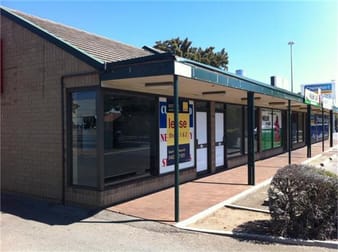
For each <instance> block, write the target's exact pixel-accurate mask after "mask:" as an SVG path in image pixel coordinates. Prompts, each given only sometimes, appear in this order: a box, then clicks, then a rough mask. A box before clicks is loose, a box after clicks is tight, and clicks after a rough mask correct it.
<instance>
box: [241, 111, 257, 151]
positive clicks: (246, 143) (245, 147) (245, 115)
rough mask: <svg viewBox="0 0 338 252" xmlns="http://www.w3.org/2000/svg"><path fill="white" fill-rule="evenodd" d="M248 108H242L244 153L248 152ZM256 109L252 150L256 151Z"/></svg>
mask: <svg viewBox="0 0 338 252" xmlns="http://www.w3.org/2000/svg"><path fill="white" fill-rule="evenodd" d="M247 113H248V109H247V107H245V108H244V135H245V143H244V153H245V154H247V153H248V123H247V118H248V115H247ZM258 118H259V117H258V110H257V108H255V128H254V151H255V152H257V139H258V138H257V136H258V134H257V129H258Z"/></svg>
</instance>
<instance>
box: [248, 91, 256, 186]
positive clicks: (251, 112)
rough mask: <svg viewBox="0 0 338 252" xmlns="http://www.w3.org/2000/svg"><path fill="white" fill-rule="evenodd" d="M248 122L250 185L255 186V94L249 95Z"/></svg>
mask: <svg viewBox="0 0 338 252" xmlns="http://www.w3.org/2000/svg"><path fill="white" fill-rule="evenodd" d="M247 106H248V111H247V121H248V184H249V185H255V147H254V145H255V139H254V137H255V135H254V130H255V104H254V93H253V92H248V93H247Z"/></svg>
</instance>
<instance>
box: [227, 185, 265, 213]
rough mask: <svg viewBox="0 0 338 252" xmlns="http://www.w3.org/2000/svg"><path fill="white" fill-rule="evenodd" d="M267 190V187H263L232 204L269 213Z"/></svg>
mask: <svg viewBox="0 0 338 252" xmlns="http://www.w3.org/2000/svg"><path fill="white" fill-rule="evenodd" d="M268 189H269V185H266V186H263V187H261V188H259V189H258V190H256V191H255V192H253V193H250V194H249V195H247V196H246V197H243V198H241V199H238V200H236V201H234V202H233V203H232V204H233V205H238V206H243V207H250V208H256V209H260V210H264V211H269V202H268V198H269V197H268Z"/></svg>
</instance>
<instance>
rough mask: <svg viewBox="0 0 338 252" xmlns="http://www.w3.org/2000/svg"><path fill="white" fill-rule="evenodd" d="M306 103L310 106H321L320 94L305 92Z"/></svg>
mask: <svg viewBox="0 0 338 252" xmlns="http://www.w3.org/2000/svg"><path fill="white" fill-rule="evenodd" d="M304 102H305V103H306V104H309V105H315V106H319V104H320V100H319V94H316V93H315V92H313V91H311V90H309V89H305V91H304Z"/></svg>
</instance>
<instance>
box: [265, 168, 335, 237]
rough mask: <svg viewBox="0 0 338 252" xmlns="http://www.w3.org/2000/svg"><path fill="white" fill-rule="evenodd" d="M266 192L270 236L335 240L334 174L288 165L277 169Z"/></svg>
mask: <svg viewBox="0 0 338 252" xmlns="http://www.w3.org/2000/svg"><path fill="white" fill-rule="evenodd" d="M268 194H269V209H270V213H271V218H272V232H273V233H274V235H278V236H283V237H290V238H301V239H318V240H326V239H337V223H338V214H337V204H338V177H337V176H336V175H335V174H332V173H330V172H327V171H324V170H322V169H318V168H315V167H311V166H306V165H295V164H293V165H288V166H285V167H284V168H282V169H280V170H278V171H277V173H276V175H275V176H274V177H273V179H272V181H271V184H270V187H269V190H268Z"/></svg>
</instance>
